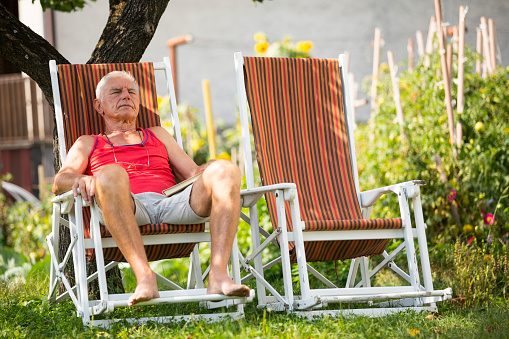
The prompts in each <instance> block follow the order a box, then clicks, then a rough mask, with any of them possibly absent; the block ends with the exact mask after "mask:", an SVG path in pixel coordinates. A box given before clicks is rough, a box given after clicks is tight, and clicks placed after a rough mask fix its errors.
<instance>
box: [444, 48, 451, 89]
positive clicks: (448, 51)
mask: <svg viewBox="0 0 509 339" xmlns="http://www.w3.org/2000/svg"><path fill="white" fill-rule="evenodd" d="M452 49H453V48H452V45H451V44H448V45H447V48H446V52H445V55H446V60H447V74H448V79H449V81H450V80H451V79H452Z"/></svg>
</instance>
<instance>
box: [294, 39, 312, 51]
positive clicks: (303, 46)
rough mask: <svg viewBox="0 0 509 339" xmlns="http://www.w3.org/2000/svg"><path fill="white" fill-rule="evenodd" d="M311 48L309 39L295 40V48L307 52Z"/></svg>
mask: <svg viewBox="0 0 509 339" xmlns="http://www.w3.org/2000/svg"><path fill="white" fill-rule="evenodd" d="M311 48H313V43H312V42H311V41H299V42H297V49H298V50H301V51H303V52H304V53H307V52H309V50H310V49H311Z"/></svg>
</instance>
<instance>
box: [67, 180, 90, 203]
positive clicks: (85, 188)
mask: <svg viewBox="0 0 509 339" xmlns="http://www.w3.org/2000/svg"><path fill="white" fill-rule="evenodd" d="M78 188H79V190H80V193H81V196H82V198H83V200H85V201H87V202H88V203H92V200H93V197H94V195H95V177H93V176H88V175H82V176H79V177H78V178H77V179H76V181H75V182H74V185H72V191H73V192H74V196H75V197H77V196H78Z"/></svg>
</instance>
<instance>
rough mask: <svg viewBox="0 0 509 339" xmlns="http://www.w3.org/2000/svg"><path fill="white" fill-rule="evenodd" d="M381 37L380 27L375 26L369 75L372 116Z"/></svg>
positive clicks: (374, 110)
mask: <svg viewBox="0 0 509 339" xmlns="http://www.w3.org/2000/svg"><path fill="white" fill-rule="evenodd" d="M381 40H382V37H381V32H380V28H378V27H377V28H375V40H374V44H373V47H374V49H373V73H372V76H371V116H373V117H374V115H375V113H376V108H377V107H378V102H377V95H376V87H377V86H378V69H379V64H380V43H381Z"/></svg>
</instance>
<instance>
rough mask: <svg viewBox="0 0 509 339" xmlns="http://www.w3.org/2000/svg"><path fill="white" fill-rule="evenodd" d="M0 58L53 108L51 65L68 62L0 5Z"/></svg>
mask: <svg viewBox="0 0 509 339" xmlns="http://www.w3.org/2000/svg"><path fill="white" fill-rule="evenodd" d="M0 54H1V55H2V56H3V57H4V58H6V59H7V60H9V61H10V62H12V63H13V64H14V65H16V66H17V67H18V68H19V69H20V70H22V71H23V72H25V73H26V74H28V76H30V77H31V78H32V79H34V80H35V82H37V84H38V85H39V87H40V88H41V89H42V91H43V93H44V95H45V96H46V99H47V100H48V102H49V103H50V104H51V105H52V104H53V94H52V91H51V80H50V76H49V66H48V64H49V61H50V60H52V59H55V60H56V61H57V63H59V64H68V63H69V61H67V60H66V59H65V58H64V57H63V56H62V55H61V54H60V53H59V52H58V51H57V50H56V49H55V48H54V47H53V46H52V45H51V44H50V43H49V42H48V41H46V40H45V39H44V38H42V37H41V36H40V35H38V34H37V33H35V32H34V31H32V30H31V29H30V28H29V27H27V26H26V25H24V24H23V23H21V22H20V21H19V20H18V18H16V17H15V16H14V15H12V14H11V13H10V12H9V11H8V10H7V9H6V8H5V7H4V6H3V5H2V4H0Z"/></svg>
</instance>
